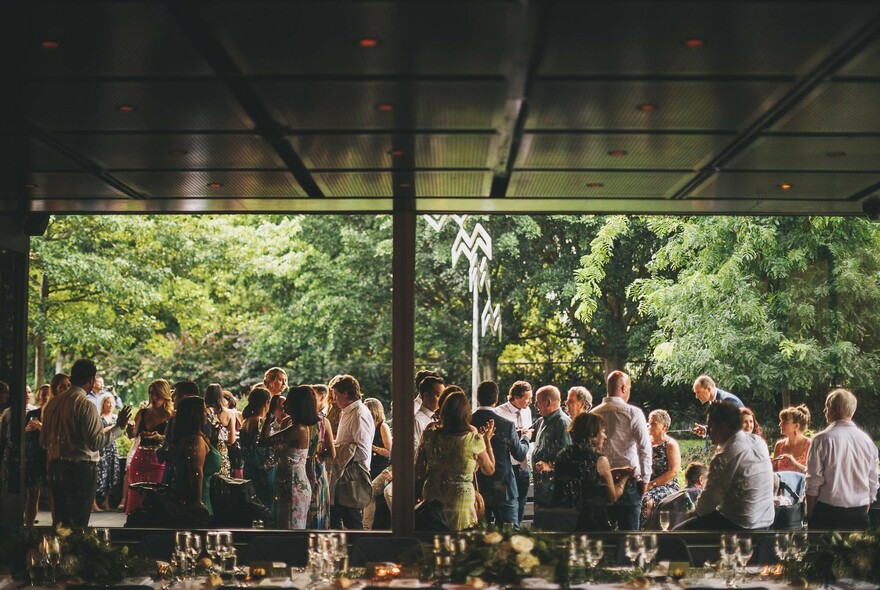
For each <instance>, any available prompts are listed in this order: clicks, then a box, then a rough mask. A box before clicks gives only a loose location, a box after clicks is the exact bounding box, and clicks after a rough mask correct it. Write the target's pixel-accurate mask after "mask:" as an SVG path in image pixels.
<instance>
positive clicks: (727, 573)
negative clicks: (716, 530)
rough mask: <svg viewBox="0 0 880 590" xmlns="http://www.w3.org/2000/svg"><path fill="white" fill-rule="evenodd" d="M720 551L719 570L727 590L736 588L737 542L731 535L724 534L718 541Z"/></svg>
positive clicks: (734, 536) (735, 537)
mask: <svg viewBox="0 0 880 590" xmlns="http://www.w3.org/2000/svg"><path fill="white" fill-rule="evenodd" d="M718 543H719V546H720V549H721V561H720V564H719V565H720V568H719V569H720V570H721V572H722V574H723V575H724V581H725V582H726V583H727V587H728V588H734V587H736V564H737V557H738V555H739V540H738V539H737V536H736V535H734V534H731V533H724V534H722V535H721V537H720V538H719V539H718Z"/></svg>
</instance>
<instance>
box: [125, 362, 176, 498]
mask: <svg viewBox="0 0 880 590" xmlns="http://www.w3.org/2000/svg"><path fill="white" fill-rule="evenodd" d="M147 393H148V394H149V396H150V404H149V405H148V406H147V407H146V408H143V409H142V410H140V411H139V412H138V413H137V415H136V416H135V417H134V422H133V423H132V422H129V425H128V432H127V434H128V438H135V437H140V439H139V442H138V448H137V450H136V451H135V452H134V456H133V457H132V458H131V466H130V467H129V470H128V483H129V484H133V483H139V482H151V483H160V482H161V481H162V475H163V474H164V473H165V462H164V461H160V460H159V459H158V458H157V457H156V451H157V450H158V449H159V447H160V446H161V445H162V441H164V440H165V429H166V428H167V426H168V420H169V419H170V418H171V415H172V414H173V413H174V404H172V403H171V385H170V384H169V383H168V382H167V381H165V380H164V379H156V380H155V381H153V382H152V383H150V385H149V387H148V388H147ZM142 505H143V498H142V497H141V494H140V492H137V491H135V490H132V489H129V490H128V501H127V502H126V503H125V513H126V514H131V513H132V512H133V511H135V510H137V509H138V508H140V507H141V506H142Z"/></svg>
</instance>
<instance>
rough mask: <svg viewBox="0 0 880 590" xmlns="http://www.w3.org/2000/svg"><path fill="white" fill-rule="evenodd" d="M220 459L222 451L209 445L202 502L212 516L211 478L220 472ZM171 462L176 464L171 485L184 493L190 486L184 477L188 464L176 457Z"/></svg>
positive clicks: (206, 455)
mask: <svg viewBox="0 0 880 590" xmlns="http://www.w3.org/2000/svg"><path fill="white" fill-rule="evenodd" d="M220 461H221V458H220V453H218V452H217V449H215V448H214V447H213V446H211V445H208V452H207V454H205V464H204V466H203V467H202V473H204V478H203V480H202V504H204V505H205V508H207V509H208V513H209V514H210V515H211V516H214V509H213V508H212V507H211V478H212V477H214V475H215V474H216V473H219V471H220ZM171 463H172V464H173V466H174V467H173V468H174V480H173V481H172V484H171V487H172V488H174V489H175V490H176V491H177V492H178V493H182V492H184V491H185V490H186V489H187V488H188V486H187V482H186V481H184V478H183V477H182V476H184V475H185V474H186V465H185V464H184V461H183V460H182V459H180V458H175V459H174V460H173V461H171Z"/></svg>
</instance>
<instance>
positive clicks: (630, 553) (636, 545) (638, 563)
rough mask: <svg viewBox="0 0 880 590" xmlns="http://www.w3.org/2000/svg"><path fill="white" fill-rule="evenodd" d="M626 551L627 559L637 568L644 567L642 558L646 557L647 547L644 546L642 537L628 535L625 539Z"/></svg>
mask: <svg viewBox="0 0 880 590" xmlns="http://www.w3.org/2000/svg"><path fill="white" fill-rule="evenodd" d="M624 543H625V545H624V551H625V553H626V556H627V558H629V560H630V561H631V562H632V564H633V566H635V567H639V568H640V567H642V557H643V556H644V550H645V546H644V545H643V544H642V536H641V535H627V536H626V538H625V539H624Z"/></svg>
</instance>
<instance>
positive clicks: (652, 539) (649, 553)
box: [642, 533, 659, 572]
mask: <svg viewBox="0 0 880 590" xmlns="http://www.w3.org/2000/svg"><path fill="white" fill-rule="evenodd" d="M658 549H659V545H658V544H657V535H655V534H654V533H646V534H644V535H642V553H643V554H644V556H645V569H646V571H648V572H650V571H651V566H652V564H653V562H654V558H655V557H657V550H658Z"/></svg>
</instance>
